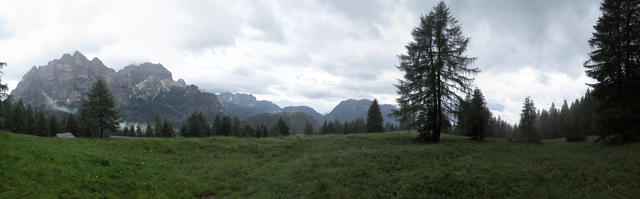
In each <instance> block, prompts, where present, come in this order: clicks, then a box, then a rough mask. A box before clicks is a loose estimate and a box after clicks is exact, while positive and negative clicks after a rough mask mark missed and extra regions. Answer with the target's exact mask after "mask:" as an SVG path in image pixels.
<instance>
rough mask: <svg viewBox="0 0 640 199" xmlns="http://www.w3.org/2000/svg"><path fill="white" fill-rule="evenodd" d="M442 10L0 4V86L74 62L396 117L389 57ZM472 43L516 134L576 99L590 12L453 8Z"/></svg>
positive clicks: (294, 2) (582, 3)
mask: <svg viewBox="0 0 640 199" xmlns="http://www.w3.org/2000/svg"><path fill="white" fill-rule="evenodd" d="M436 3H437V1H430V0H398V1H395V0H394V1H392V0H389V1H386V0H277V1H276V0H273V1H266V0H265V1H261V0H249V1H242V0H239V1H204V0H203V1H198V0H185V1H169V0H139V1H130V0H122V1H119V0H113V1H84V0H65V1H35V0H20V1H10V0H0V60H1V61H3V62H7V63H8V66H7V67H5V68H4V69H3V71H2V72H3V73H4V74H3V76H2V81H3V83H8V85H9V88H10V89H13V88H15V86H16V85H17V84H18V82H19V81H20V79H21V78H22V76H23V75H24V74H25V73H26V72H27V71H28V70H29V69H30V68H31V67H32V66H41V65H46V64H47V62H48V61H50V60H53V59H57V58H60V57H61V56H62V55H63V54H64V53H73V52H74V51H76V50H77V51H80V52H82V53H83V54H84V55H85V56H86V57H88V58H89V59H91V58H93V57H98V58H100V59H101V60H102V61H103V63H104V64H105V65H107V66H108V67H110V68H114V69H116V70H118V69H121V68H123V67H124V66H126V65H129V64H138V63H143V62H147V61H148V62H152V63H161V64H162V65H164V66H165V67H166V68H167V69H169V70H170V71H171V72H172V73H173V77H174V79H176V80H177V79H178V78H182V79H184V80H185V81H186V82H187V83H188V84H194V85H197V86H198V87H200V89H201V90H204V91H209V92H216V93H217V92H239V93H250V94H253V95H255V96H256V97H257V98H258V99H259V100H270V101H272V102H274V103H276V104H278V105H280V106H282V107H284V106H289V105H308V106H311V107H313V108H315V109H316V110H317V111H318V112H320V113H328V112H329V111H331V109H332V108H333V107H334V106H335V105H337V104H338V103H339V102H340V101H342V100H345V99H364V98H366V99H373V98H376V99H378V100H379V101H380V102H381V103H385V104H396V103H395V99H396V98H397V97H398V95H397V94H396V90H397V89H396V88H395V86H394V85H395V84H397V82H398V79H400V78H402V75H403V74H402V73H401V72H400V71H399V70H398V69H397V68H396V66H397V65H398V64H399V62H398V57H397V56H398V55H400V54H403V53H406V48H405V45H406V44H407V43H409V42H410V41H412V37H411V30H412V29H413V28H414V27H416V26H417V25H418V22H419V20H420V17H421V16H423V15H426V14H428V13H429V12H430V11H431V10H432V8H433V6H435V4H436ZM445 3H446V4H447V5H448V6H449V8H450V11H451V13H452V15H453V16H454V17H455V18H456V19H457V20H458V22H459V24H460V25H461V26H462V29H463V34H464V35H465V36H466V37H469V38H470V44H469V49H468V51H467V52H466V54H467V55H468V56H469V57H477V60H476V62H475V63H474V65H472V67H478V68H479V69H480V70H481V71H482V72H481V73H480V74H478V75H477V76H475V78H476V79H475V84H474V87H478V88H480V89H481V90H482V92H483V93H484V96H485V99H486V101H487V105H488V107H489V108H490V109H491V111H492V113H493V114H494V115H495V116H500V117H501V118H503V119H505V120H506V121H508V122H510V123H516V122H517V121H518V120H519V114H520V112H521V109H522V103H523V101H524V98H525V97H527V96H531V98H532V99H533V100H534V102H535V104H536V107H537V108H546V109H548V107H549V106H550V105H551V103H552V102H555V103H556V105H558V104H561V103H562V100H563V99H566V100H567V101H569V103H570V102H571V101H573V100H575V99H577V98H580V97H581V96H582V95H583V94H584V92H585V91H586V89H587V88H588V86H586V84H585V83H589V82H593V80H592V79H590V78H588V77H586V76H585V74H584V68H583V67H582V64H583V62H584V61H586V60H587V59H588V53H589V52H590V51H591V48H590V46H589V44H588V40H589V38H590V37H591V34H592V32H594V29H593V26H594V25H595V24H596V21H597V18H598V17H599V16H600V10H599V6H600V2H599V1H597V0H563V1H556V0H540V1H529V0H486V1H485V0H483V1H477V0H450V1H449V0H448V1H445Z"/></svg>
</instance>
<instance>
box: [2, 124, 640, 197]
mask: <svg viewBox="0 0 640 199" xmlns="http://www.w3.org/2000/svg"><path fill="white" fill-rule="evenodd" d="M415 136H416V135H415V133H413V132H411V133H409V132H404V131H399V132H389V133H377V134H357V135H327V136H307V137H304V138H298V137H294V136H291V137H281V138H267V139H253V138H230V137H213V138H202V139H197V138H171V139H159V138H158V139H60V138H42V137H33V136H27V135H19V134H13V133H8V132H0V179H1V180H0V198H5V197H8V198H11V197H27V198H42V197H64V198H73V197H76V198H100V197H107V198H140V197H141V198H193V197H200V196H208V195H215V196H218V197H231V198H235V197H239V198H247V197H257V198H274V197H284V198H390V197H400V198H416V197H417V198H430V197H439V198H441V197H458V198H477V197H484V198H493V197H519V198H543V197H559V198H566V197H577V198H583V197H585V196H590V197H593V196H603V195H612V194H614V195H625V194H632V193H634V191H633V190H640V144H638V143H632V144H625V145H620V146H611V145H601V144H597V143H593V142H592V141H587V142H582V143H567V142H565V141H564V140H562V139H556V140H544V141H543V143H542V144H515V143H509V142H507V141H506V140H502V139H489V140H488V141H485V142H475V141H470V140H467V139H466V138H464V137H455V136H444V137H443V139H442V141H441V142H440V143H438V144H429V145H425V144H420V143H415V142H413V138H415Z"/></svg>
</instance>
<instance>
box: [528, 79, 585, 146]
mask: <svg viewBox="0 0 640 199" xmlns="http://www.w3.org/2000/svg"><path fill="white" fill-rule="evenodd" d="M595 105H596V104H595V101H594V99H593V97H592V96H591V91H589V90H587V93H586V94H585V95H584V96H583V97H582V98H580V99H576V100H575V101H574V102H572V103H571V105H569V104H568V103H567V100H564V102H563V104H562V107H561V108H560V109H558V108H556V106H555V104H551V107H549V110H545V109H542V111H539V112H538V113H537V115H536V117H537V118H538V120H537V121H536V128H537V129H538V130H539V131H540V132H541V137H542V138H543V139H548V138H561V137H565V138H566V139H567V141H582V140H586V139H587V136H588V135H595V134H596V132H595V127H596V126H595V125H596V123H594V117H595V116H596V113H595Z"/></svg>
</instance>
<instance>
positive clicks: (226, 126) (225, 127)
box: [219, 115, 231, 136]
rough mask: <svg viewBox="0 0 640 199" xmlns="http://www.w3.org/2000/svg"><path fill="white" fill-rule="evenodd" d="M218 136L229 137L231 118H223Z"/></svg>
mask: <svg viewBox="0 0 640 199" xmlns="http://www.w3.org/2000/svg"><path fill="white" fill-rule="evenodd" d="M219 133H220V134H219V135H222V136H230V135H231V117H229V116H226V115H225V116H223V117H222V122H221V123H220V132H219Z"/></svg>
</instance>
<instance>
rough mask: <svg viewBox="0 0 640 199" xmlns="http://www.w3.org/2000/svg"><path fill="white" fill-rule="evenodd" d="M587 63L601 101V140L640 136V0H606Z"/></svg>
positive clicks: (629, 138) (596, 26)
mask: <svg viewBox="0 0 640 199" xmlns="http://www.w3.org/2000/svg"><path fill="white" fill-rule="evenodd" d="M600 10H601V11H602V16H600V18H598V22H597V24H596V25H595V26H594V28H595V30H596V32H595V33H593V36H592V38H591V39H590V40H589V44H590V45H591V48H592V49H593V51H591V53H589V56H590V59H589V60H588V61H586V62H585V63H584V67H585V68H586V73H587V76H589V77H591V78H594V79H595V80H596V81H597V82H596V83H594V84H590V86H591V87H592V88H593V91H592V94H593V96H594V97H595V99H596V100H597V101H598V107H597V114H598V117H597V123H598V124H599V125H598V127H599V129H598V132H599V133H600V138H599V139H598V140H599V141H600V140H604V139H606V138H609V137H612V138H613V139H614V140H616V141H623V142H624V141H631V140H638V139H640V92H638V91H640V1H617V0H604V1H603V2H602V4H601V6H600Z"/></svg>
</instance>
